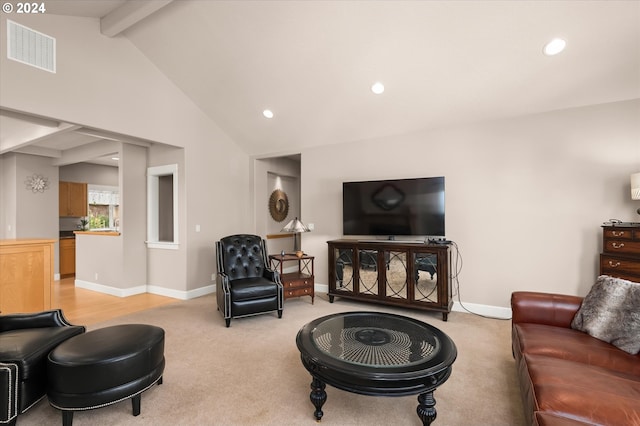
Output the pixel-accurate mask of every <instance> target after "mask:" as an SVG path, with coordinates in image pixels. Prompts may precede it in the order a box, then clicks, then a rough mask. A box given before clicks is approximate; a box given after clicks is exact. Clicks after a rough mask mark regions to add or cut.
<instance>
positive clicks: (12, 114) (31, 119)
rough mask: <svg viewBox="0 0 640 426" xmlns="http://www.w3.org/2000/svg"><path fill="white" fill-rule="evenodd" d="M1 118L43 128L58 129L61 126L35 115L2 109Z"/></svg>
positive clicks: (0, 110)
mask: <svg viewBox="0 0 640 426" xmlns="http://www.w3.org/2000/svg"><path fill="white" fill-rule="evenodd" d="M0 116H2V117H7V118H13V119H15V120H20V121H26V122H27V123H31V124H36V125H38V126H43V127H58V126H59V125H60V122H59V121H56V120H52V119H49V118H42V117H36V116H34V115H29V114H23V113H21V112H17V111H11V110H8V109H4V108H0Z"/></svg>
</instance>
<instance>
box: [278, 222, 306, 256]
mask: <svg viewBox="0 0 640 426" xmlns="http://www.w3.org/2000/svg"><path fill="white" fill-rule="evenodd" d="M281 232H292V233H293V234H294V235H293V250H294V251H295V252H298V251H300V245H299V243H298V234H299V233H300V232H309V228H307V225H305V224H304V223H302V221H300V220H299V219H298V218H297V217H296V218H295V219H293V220H292V221H291V222H289V223H287V224H286V225H285V227H284V228H282V231H281ZM300 253H302V252H300Z"/></svg>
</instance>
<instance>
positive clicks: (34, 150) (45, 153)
mask: <svg viewBox="0 0 640 426" xmlns="http://www.w3.org/2000/svg"><path fill="white" fill-rule="evenodd" d="M14 152H19V153H20V154H30V155H39V156H41V157H51V158H60V157H61V156H62V151H60V150H59V149H52V148H44V147H41V146H33V145H30V146H25V147H24V148H19V149H16V150H15V151H14Z"/></svg>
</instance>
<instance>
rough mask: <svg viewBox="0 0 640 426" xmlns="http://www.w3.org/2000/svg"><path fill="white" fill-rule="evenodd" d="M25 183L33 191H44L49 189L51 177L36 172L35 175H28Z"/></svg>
mask: <svg viewBox="0 0 640 426" xmlns="http://www.w3.org/2000/svg"><path fill="white" fill-rule="evenodd" d="M24 183H25V185H27V189H30V190H31V191H33V192H44V191H46V190H47V189H49V178H46V177H44V176H42V175H39V174H35V173H34V174H33V176H29V177H27V180H25V181H24Z"/></svg>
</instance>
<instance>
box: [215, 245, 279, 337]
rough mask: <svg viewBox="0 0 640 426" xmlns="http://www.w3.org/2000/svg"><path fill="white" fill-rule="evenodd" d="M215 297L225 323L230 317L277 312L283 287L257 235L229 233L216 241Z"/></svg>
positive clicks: (228, 321)
mask: <svg viewBox="0 0 640 426" xmlns="http://www.w3.org/2000/svg"><path fill="white" fill-rule="evenodd" d="M216 267H217V271H218V277H217V278H218V279H217V280H216V297H217V299H218V310H219V311H220V312H221V313H222V315H223V317H224V319H225V321H226V323H227V327H229V325H230V324H231V318H238V317H244V316H248V315H256V314H262V313H267V312H273V311H277V312H278V318H282V305H283V303H284V291H283V288H282V283H281V282H280V276H279V275H278V272H276V271H274V270H271V269H270V268H269V264H268V262H267V244H266V242H265V240H264V239H262V238H261V237H259V236H257V235H249V234H239V235H231V236H228V237H225V238H222V239H220V241H216Z"/></svg>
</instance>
